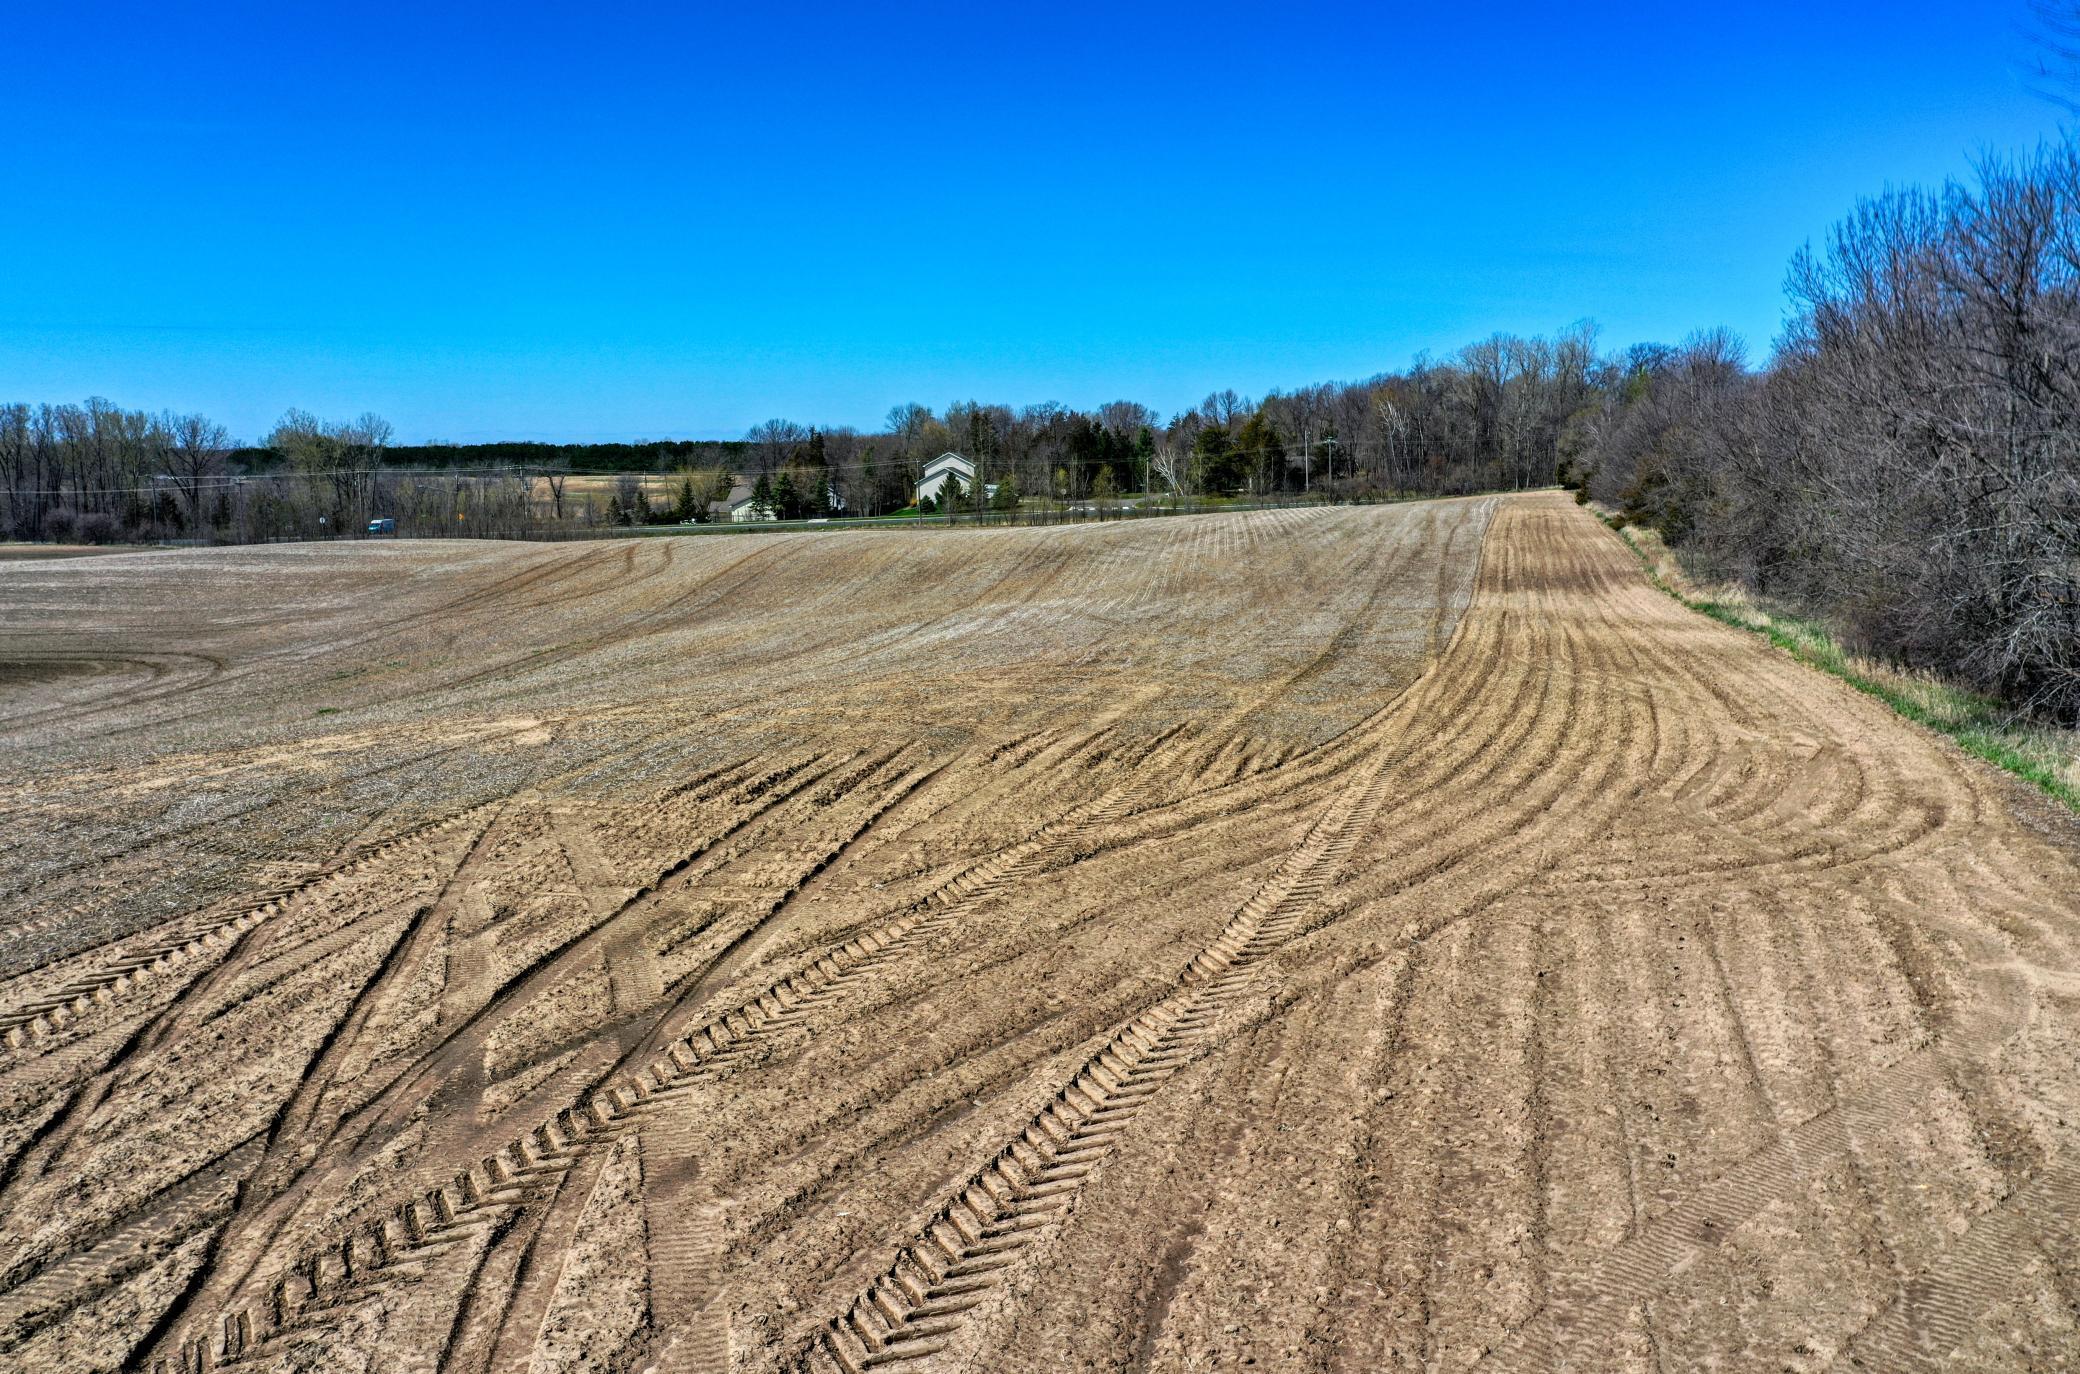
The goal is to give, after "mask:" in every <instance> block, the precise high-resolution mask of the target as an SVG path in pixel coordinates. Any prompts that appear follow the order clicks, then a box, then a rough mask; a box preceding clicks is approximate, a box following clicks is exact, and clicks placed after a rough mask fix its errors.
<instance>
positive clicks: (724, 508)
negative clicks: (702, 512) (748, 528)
mask: <svg viewBox="0 0 2080 1374" xmlns="http://www.w3.org/2000/svg"><path fill="white" fill-rule="evenodd" d="M708 518H709V519H710V520H713V521H716V522H718V523H720V524H734V525H746V524H750V523H751V522H752V521H755V520H771V519H773V518H774V516H773V512H771V511H770V510H769V511H766V512H764V513H760V511H759V509H758V507H757V506H755V505H753V504H752V501H751V484H750V483H749V482H739V483H737V484H736V485H735V486H733V487H731V488H730V489H729V495H727V496H725V497H723V498H722V499H721V500H720V501H710V502H709V503H708Z"/></svg>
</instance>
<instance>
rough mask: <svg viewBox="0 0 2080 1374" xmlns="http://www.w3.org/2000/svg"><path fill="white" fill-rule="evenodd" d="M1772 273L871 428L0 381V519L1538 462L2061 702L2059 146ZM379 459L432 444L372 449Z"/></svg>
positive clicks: (1229, 482)
mask: <svg viewBox="0 0 2080 1374" xmlns="http://www.w3.org/2000/svg"><path fill="white" fill-rule="evenodd" d="M1788 289H1789V293H1790V304H1791V307H1792V309H1791V318H1790V322H1789V324H1788V325H1787V327H1786V329H1785V331H1784V333H1783V335H1782V337H1781V338H1780V339H1779V340H1778V341H1777V343H1776V346H1775V348H1774V350H1773V352H1772V353H1771V355H1770V357H1769V358H1768V359H1767V360H1766V362H1765V363H1764V364H1763V365H1762V366H1760V367H1753V366H1750V364H1749V362H1748V359H1747V357H1746V354H1745V350H1744V347H1743V345H1742V343H1741V341H1740V340H1738V339H1737V338H1735V337H1734V336H1732V335H1731V334H1730V333H1728V332H1726V331H1724V330H1707V331H1704V332H1701V333H1698V334H1695V335H1693V336H1691V337H1690V338H1689V339H1687V340H1684V341H1683V342H1681V343H1679V344H1674V345H1661V344H1640V345H1633V346H1630V347H1626V348H1622V349H1618V350H1615V351H1611V352H1604V351H1600V350H1599V348H1598V346H1597V340H1596V335H1595V331H1594V329H1593V327H1592V326H1590V325H1587V324H1581V325H1576V326H1573V327H1571V328H1568V329H1565V330H1562V331H1560V332H1559V333H1557V334H1556V335H1554V336H1552V337H1540V338H1522V337H1518V336H1514V335H1507V334H1498V335H1494V336H1492V337H1490V338H1487V339H1484V340H1481V341H1479V342H1477V343H1474V344H1471V345H1468V346H1467V347H1464V348H1462V349H1459V350H1458V351H1457V352H1455V353H1453V354H1451V355H1450V356H1449V357H1446V358H1442V359H1431V358H1429V357H1427V356H1426V357H1419V358H1418V359H1417V360H1416V361H1415V362H1414V363H1413V364H1411V365H1410V366H1408V367H1407V368H1404V369H1402V370H1400V371H1395V372H1387V373H1381V374H1379V375H1377V376H1373V377H1370V378H1367V379H1365V380H1362V381H1358V382H1346V383H1324V384H1321V385H1317V386H1309V387H1301V388H1298V389H1296V390H1292V391H1274V392H1272V393H1270V394H1269V395H1266V396H1264V397H1262V398H1261V399H1256V400H1253V399H1250V398H1248V397H1245V396H1242V395H1239V394H1237V393H1236V392H1234V391H1232V390H1225V391H1218V392H1214V393H1212V394H1210V395H1208V396H1207V397H1206V398H1205V400H1204V401H1203V402H1201V403H1200V404H1199V405H1198V406H1196V407H1193V408H1191V409H1189V410H1185V411H1181V412H1178V413H1175V414H1172V415H1170V416H1169V417H1167V418H1165V417H1163V416H1161V415H1160V414H1159V413H1158V412H1156V411H1155V410H1153V409H1151V408H1149V407H1148V406H1145V405H1142V404H1140V403H1138V402H1134V401H1127V400H1121V401H1114V402H1111V403H1109V404H1105V405H1101V406H1098V407H1096V408H1093V409H1088V410H1082V409H1077V408H1073V407H1070V406H1065V405H1061V404H1057V403H1053V402H1048V403H1042V404H1038V405H1027V406H1022V407H1013V406H1010V405H1004V404H998V403H991V402H983V401H975V400H967V401H956V402H953V403H952V404H949V405H947V406H945V407H944V408H943V409H940V410H934V409H932V408H931V407H929V406H926V405H923V404H920V403H915V402H911V403H905V404H902V405H898V406H895V407H893V408H892V409H891V410H890V411H889V412H888V414H887V416H886V418H885V420H884V422H883V423H882V424H881V426H880V427H879V428H877V429H875V430H872V431H870V432H863V431H860V430H858V429H855V428H852V427H848V426H830V427H816V426H810V425H804V424H800V423H797V422H795V421H792V420H788V419H780V418H776V419H773V420H768V421H765V422H764V423H762V424H759V425H756V426H754V427H753V428H752V429H751V430H750V431H749V433H747V434H746V435H745V437H744V438H743V439H742V440H741V441H736V442H731V443H717V442H712V441H702V442H662V443H658V444H652V445H628V446H608V445H593V446H577V447H579V448H581V449H582V450H583V452H582V453H561V454H559V453H558V451H557V450H558V449H560V448H565V447H568V446H550V445H510V444H508V445H490V446H459V445H458V446H425V447H422V448H421V449H418V450H404V451H399V450H395V449H394V448H393V446H392V445H391V443H390V437H391V436H390V427H389V426H388V425H387V424H386V423H384V422H383V421H382V420H381V419H380V418H379V417H376V416H373V415H364V416H362V417H360V418H359V419H358V420H354V421H346V422H328V421H322V420H319V419H317V418H315V417H313V416H310V415H307V414H304V413H303V412H300V411H292V412H290V413H289V414H288V415H287V416H285V417H284V418H283V420H282V422H281V423H280V424H278V425H277V426H276V427H275V428H274V430H273V431H272V432H270V433H269V434H268V435H267V436H266V437H265V439H264V440H263V441H262V442H261V443H260V444H259V445H258V446H256V447H254V448H250V449H242V448H240V447H238V446H237V445H235V444H234V443H233V442H232V441H231V439H230V438H229V436H228V435H227V434H226V433H225V431H224V429H223V427H222V426H220V425H217V424H215V423H213V422H211V421H209V420H208V419H207V418H206V417H203V416H199V415H183V414H172V413H167V414H158V415H150V414H145V413H143V412H139V411H129V410H124V409H122V408H120V407H118V406H115V405H112V404H111V403H109V402H107V401H105V400H100V399H94V400H89V401H87V402H85V403H83V404H79V405H48V404H46V405H29V404H13V405H5V406H0V531H4V533H6V534H7V535H9V536H11V537H14V538H18V539H58V540H64V539H83V540H113V539H126V538H130V539H136V538H168V537H181V538H191V539H203V540H223V541H241V540H255V539H271V538H309V537H316V536H322V535H326V534H339V533H351V532H359V531H361V530H362V529H364V527H365V525H366V522H367V521H368V520H370V519H371V518H375V517H381V516H388V517H392V518H399V517H401V523H402V524H403V525H404V526H405V527H407V528H408V529H409V530H411V531H414V532H422V533H423V532H440V533H465V534H499V535H517V536H524V535H543V534H552V533H557V532H563V531H566V530H571V529H573V528H574V527H575V528H577V529H582V528H586V527H590V526H594V525H599V524H614V523H621V524H631V523H645V522H663V521H690V522H698V521H702V520H707V519H711V518H716V516H717V515H718V513H719V512H720V511H721V509H722V507H721V504H720V503H722V502H724V501H725V499H726V498H728V497H729V496H730V495H731V494H732V492H734V493H736V494H737V495H739V496H742V495H744V494H745V493H747V492H748V493H749V494H750V495H751V497H752V499H753V500H754V501H755V502H756V503H757V505H758V506H759V507H760V508H761V509H763V510H768V511H770V512H771V513H772V514H774V515H775V516H777V517H779V518H818V517H830V518H850V517H873V516H879V515H884V514H888V513H890V512H895V511H902V510H906V509H909V508H910V506H911V501H912V497H913V494H914V491H915V484H916V481H917V478H918V475H919V473H920V472H921V470H922V468H923V466H924V464H925V463H927V462H929V461H930V460H931V459H932V458H933V457H935V456H936V455H938V454H940V453H943V452H949V451H950V452H955V453H959V454H961V455H962V456H963V457H965V458H967V459H968V460H969V461H971V462H972V463H974V465H975V467H976V480H974V481H973V482H970V483H966V484H956V485H955V486H953V487H950V488H949V489H948V491H947V492H946V493H945V503H946V505H947V506H949V507H952V508H954V509H958V510H969V509H979V508H982V507H984V506H985V505H988V506H992V507H994V508H995V509H996V510H997V511H998V512H1000V513H1001V512H1006V511H1015V510H1021V509H1023V510H1024V511H1026V512H1028V513H1031V512H1032V511H1034V510H1036V509H1037V510H1043V511H1044V510H1048V509H1055V510H1060V509H1065V508H1077V507H1078V506H1079V505H1081V506H1082V508H1085V509H1088V508H1089V505H1090V503H1097V504H1098V505H1100V506H1103V505H1104V504H1105V503H1108V502H1114V501H1118V502H1127V501H1130V500H1139V501H1142V502H1153V501H1158V500H1172V501H1174V500H1178V499H1203V498H1220V497H1254V498H1259V499H1272V500H1276V499H1316V500H1325V501H1351V500H1367V499H1376V498H1381V497H1388V496H1403V495H1440V494H1460V493H1468V492H1474V491H1487V490H1507V489H1522V488H1527V487H1533V486H1540V485H1546V484H1550V483H1552V482H1554V481H1556V480H1557V481H1559V482H1561V483H1563V484H1566V485H1569V486H1573V487H1576V488H1578V489H1579V490H1580V492H1581V495H1582V497H1583V499H1588V498H1589V497H1591V496H1593V497H1595V498H1597V499H1599V500H1601V501H1603V502H1606V503H1608V504H1609V505H1611V506H1613V507H1615V508H1617V510H1618V511H1619V512H1620V514H1621V517H1622V518H1623V519H1627V520H1633V521H1640V522H1643V523H1647V524H1651V525H1653V526H1654V527H1656V528H1658V529H1659V530H1660V531H1661V532H1662V533H1663V534H1664V535H1665V536H1666V537H1667V538H1668V540H1669V541H1670V543H1671V544H1673V545H1674V546H1675V547H1677V548H1678V550H1680V551H1681V552H1683V553H1684V554H1685V555H1686V556H1687V557H1688V558H1690V559H1691V560H1693V563H1694V565H1695V566H1697V567H1699V568H1700V569H1701V570H1703V571H1704V572H1705V573H1706V574H1707V575H1710V576H1715V577H1720V578H1725V579H1730V580H1735V581H1738V582H1740V583H1742V584H1744V585H1746V586H1748V587H1750V588H1752V589H1753V590H1755V591H1757V592H1759V593H1761V594H1764V595H1766V596H1769V597H1773V598H1777V599H1779V600H1782V601H1786V602H1789V603H1791V604H1793V605H1796V606H1798V607H1800V608H1802V609H1804V610H1806V611H1808V612H1810V613H1814V614H1818V615H1822V616H1825V617H1827V618H1828V619H1830V620H1831V621H1832V622H1833V623H1834V624H1835V625H1836V626H1837V627H1838V628H1840V629H1841V630H1843V631H1844V632H1845V633H1846V634H1847V635H1848V636H1849V637H1850V638H1851V639H1852V640H1853V641H1854V642H1855V643H1857V644H1859V645H1862V646H1864V647H1867V648H1869V649H1873V650H1876V651H1878V652H1882V653H1884V654H1887V655H1890V656H1893V657H1895V658H1899V659H1902V660H1904V661H1906V662H1908V663H1910V664H1916V665H1922V666H1926V667H1928V668H1931V669H1935V670H1939V671H1941V672H1943V673H1946V674H1949V675H1952V676H1956V677H1960V678H1962V679H1964V680H1966V681H1968V682H1970V683H1973V684H1975V685H1977V686H1980V687H1982V688H1983V689H1985V690H1986V691H1988V692H1990V693H1994V694H1996V695H1999V696H2001V697H2002V698H2004V699H2006V700H2009V701H2013V702H2016V703H2018V704H2021V705H2025V706H2027V707H2029V708H2030V709H2032V710H2036V711H2041V712H2043V713H2045V714H2048V715H2051V716H2054V717H2057V718H2060V719H2064V720H2075V719H2080V376H2076V368H2080V152H2076V146H2075V144H2074V143H2073V142H2072V141H2071V140H2068V141H2067V142H2065V143H2063V144H2060V145H2058V146H2055V147H2047V148H2046V149H2044V150H2043V151H2041V152H2039V153H2037V154H2035V155H2033V156H2030V157H2027V158H2022V159H1989V160H1987V161H1985V162H1983V163H1982V164H1981V165H1980V166H1979V168H1978V169H1977V172H1976V175H1975V178H1974V179H1973V180H1972V181H1971V182H1970V183H1969V184H1967V183H1955V184H1949V185H1945V186H1943V187H1940V188H1937V189H1933V190H1904V191H1898V192H1893V193H1889V194H1886V195H1883V196H1880V197H1877V198H1874V199H1871V200H1867V201H1865V202H1863V203H1861V204H1859V205H1858V206H1857V207H1856V208H1855V210H1854V211H1853V213H1851V214H1850V215H1849V216H1848V217H1847V218H1846V219H1845V220H1844V221H1843V222H1842V223H1841V224H1840V225H1838V226H1837V227H1836V228H1835V229H1834V230H1833V232H1832V233H1831V234H1830V235H1829V236H1827V238H1826V239H1825V240H1824V242H1823V243H1821V244H1820V245H1819V246H1817V247H1814V248H1810V249H1808V250H1807V251H1804V252H1802V253H1800V254H1799V255H1798V256H1797V258H1796V259H1795V260H1794V262H1793V263H1792V265H1791V269H1790V273H1789V286H1788ZM400 453H410V454H412V455H413V457H414V458H416V459H417V460H418V461H419V462H420V463H422V464H424V463H425V462H426V455H428V454H430V453H438V454H439V455H440V457H441V459H443V460H445V462H444V465H443V466H442V467H441V468H440V469H439V470H432V471H429V470H427V469H426V468H425V467H416V468H408V469H406V468H400V467H399V466H398V465H397V463H396V459H397V458H398V457H399V456H400ZM610 458H611V459H612V460H614V461H626V462H628V463H629V464H630V467H631V468H635V469H638V470H646V471H648V472H651V473H658V472H665V473H671V474H674V476H673V477H672V478H671V479H669V480H668V481H667V482H666V483H665V484H664V485H665V487H666V491H665V492H664V493H662V494H660V493H659V492H657V491H656V490H654V489H653V486H654V484H651V483H646V482H645V481H643V480H642V479H641V478H639V477H638V476H635V475H632V474H631V475H625V476H623V477H622V478H620V479H619V480H617V481H614V482H612V483H611V484H610V489H608V488H601V487H600V486H599V485H598V484H597V483H596V482H595V483H594V484H593V485H591V486H584V485H583V484H582V479H577V478H571V479H567V477H566V474H568V473H570V472H573V471H582V470H583V467H582V466H581V465H589V464H591V463H593V462H599V461H606V460H607V459H610ZM487 459H488V460H491V461H488V462H487V461H485V460H487ZM573 460H576V461H573ZM620 471H622V472H623V473H624V474H629V473H630V468H623V469H620ZM567 480H568V481H571V482H578V483H580V486H578V487H574V488H573V489H572V491H571V492H569V493H567V491H566V482H567Z"/></svg>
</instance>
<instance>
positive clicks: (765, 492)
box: [751, 472, 773, 520]
mask: <svg viewBox="0 0 2080 1374" xmlns="http://www.w3.org/2000/svg"><path fill="white" fill-rule="evenodd" d="M751 513H752V514H753V515H756V516H758V517H759V518H760V519H761V520H763V519H765V518H766V517H767V516H770V515H771V514H772V513H773V479H772V478H770V477H768V476H766V475H765V474H764V473H762V472H761V473H760V474H758V480H757V481H756V482H753V483H752V484H751Z"/></svg>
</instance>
